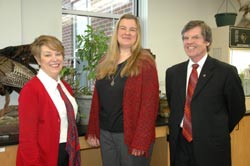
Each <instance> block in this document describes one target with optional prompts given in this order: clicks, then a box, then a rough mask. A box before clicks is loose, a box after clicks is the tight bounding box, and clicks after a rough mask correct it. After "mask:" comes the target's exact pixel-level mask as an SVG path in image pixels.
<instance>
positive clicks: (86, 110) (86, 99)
mask: <svg viewBox="0 0 250 166" xmlns="http://www.w3.org/2000/svg"><path fill="white" fill-rule="evenodd" d="M76 101H77V104H78V113H79V117H80V120H79V122H80V124H81V125H88V123H89V114H90V106H91V102H92V96H86V95H82V96H77V97H76Z"/></svg>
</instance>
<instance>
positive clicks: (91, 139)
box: [87, 136, 100, 147]
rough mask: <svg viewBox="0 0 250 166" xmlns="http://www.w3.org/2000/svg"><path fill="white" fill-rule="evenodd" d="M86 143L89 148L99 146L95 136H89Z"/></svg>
mask: <svg viewBox="0 0 250 166" xmlns="http://www.w3.org/2000/svg"><path fill="white" fill-rule="evenodd" d="M87 142H88V144H89V145H90V146H94V147H97V146H100V142H99V139H98V138H96V137H95V136H89V137H88V139H87Z"/></svg>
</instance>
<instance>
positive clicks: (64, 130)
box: [16, 35, 80, 166]
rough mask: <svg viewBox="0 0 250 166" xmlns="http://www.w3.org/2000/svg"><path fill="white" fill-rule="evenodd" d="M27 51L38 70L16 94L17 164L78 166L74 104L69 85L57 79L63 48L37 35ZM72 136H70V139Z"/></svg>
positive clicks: (56, 40)
mask: <svg viewBox="0 0 250 166" xmlns="http://www.w3.org/2000/svg"><path fill="white" fill-rule="evenodd" d="M31 52H32V54H33V55H34V57H35V59H36V60H37V62H38V64H39V66H40V69H39V71H38V73H37V75H36V76H35V77H33V78H32V79H31V80H30V81H29V82H28V83H27V84H26V85H24V87H23V88H22V90H21V92H20V96H19V99H18V101H19V104H18V113H19V124H20V126H19V146H18V151H17V161H16V165H17V166H34V165H36V166H79V165H80V145H79V141H78V134H77V130H76V122H75V117H76V112H77V104H76V101H75V99H74V97H73V96H72V89H71V88H70V86H69V84H67V83H66V82H64V81H62V80H60V77H59V74H60V71H61V69H62V67H63V59H64V47H63V45H62V43H61V42H60V41H59V40H58V39H57V38H55V37H53V36H45V35H42V36H39V37H38V38H37V39H36V40H35V41H34V42H33V43H32V45H31ZM72 138H73V139H72Z"/></svg>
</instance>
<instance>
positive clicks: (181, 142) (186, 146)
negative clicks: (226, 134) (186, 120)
mask: <svg viewBox="0 0 250 166" xmlns="http://www.w3.org/2000/svg"><path fill="white" fill-rule="evenodd" d="M193 152H194V150H193V142H192V141H191V142H188V141H187V140H186V139H185V137H184V136H183V135H182V129H180V132H179V136H178V143H177V147H176V155H175V166H197V164H196V161H195V156H194V153H193Z"/></svg>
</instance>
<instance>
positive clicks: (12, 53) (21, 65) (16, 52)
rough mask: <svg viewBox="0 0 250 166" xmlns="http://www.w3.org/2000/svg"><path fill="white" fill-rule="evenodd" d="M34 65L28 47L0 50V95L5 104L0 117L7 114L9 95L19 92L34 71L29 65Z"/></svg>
mask: <svg viewBox="0 0 250 166" xmlns="http://www.w3.org/2000/svg"><path fill="white" fill-rule="evenodd" d="M32 63H33V64H36V61H35V59H34V57H33V55H32V54H31V52H30V45H20V46H11V47H6V48H4V49H1V50H0V95H1V96H5V104H4V108H3V110H2V111H1V112H0V117H1V116H3V115H4V114H5V113H6V112H8V105H9V102H10V94H11V93H12V92H13V91H16V92H18V93H19V92H20V90H21V89H22V87H23V85H24V84H25V83H26V82H27V81H29V80H30V79H31V78H32V77H33V76H34V75H35V74H36V70H35V69H34V68H33V67H31V66H30V64H32Z"/></svg>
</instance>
